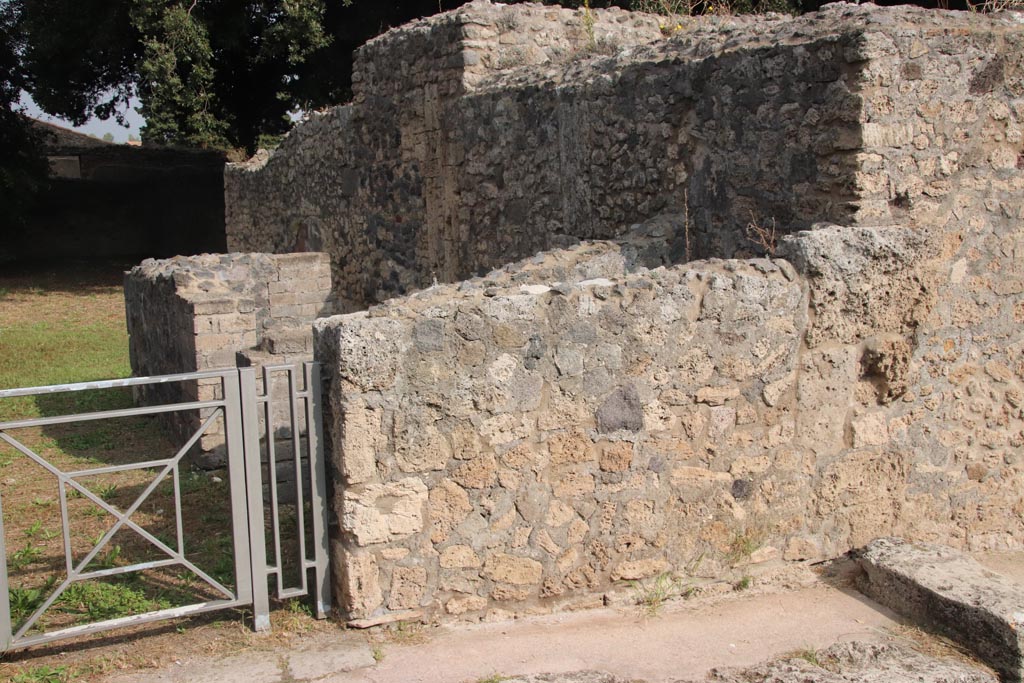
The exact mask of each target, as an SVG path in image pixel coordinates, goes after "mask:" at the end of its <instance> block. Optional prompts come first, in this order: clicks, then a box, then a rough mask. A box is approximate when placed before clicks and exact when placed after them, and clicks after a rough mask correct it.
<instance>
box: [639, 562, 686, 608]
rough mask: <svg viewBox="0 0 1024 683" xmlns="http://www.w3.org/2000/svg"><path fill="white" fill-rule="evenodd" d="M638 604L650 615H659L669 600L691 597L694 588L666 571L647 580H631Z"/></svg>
mask: <svg viewBox="0 0 1024 683" xmlns="http://www.w3.org/2000/svg"><path fill="white" fill-rule="evenodd" d="M629 586H630V587H631V588H632V589H633V591H634V592H635V600H636V604H637V605H638V606H639V607H640V609H641V611H642V612H643V613H644V614H646V615H647V616H649V617H654V616H657V615H658V614H659V613H660V612H661V609H662V608H663V607H664V606H665V603H667V602H668V601H669V600H672V599H674V598H681V597H689V596H690V595H691V594H692V591H693V589H692V588H691V587H690V586H688V585H687V584H686V582H685V581H683V580H682V579H679V578H677V577H674V576H672V575H671V574H670V573H668V572H665V573H664V574H659V575H658V576H656V577H654V578H653V579H648V580H647V581H630V582H629Z"/></svg>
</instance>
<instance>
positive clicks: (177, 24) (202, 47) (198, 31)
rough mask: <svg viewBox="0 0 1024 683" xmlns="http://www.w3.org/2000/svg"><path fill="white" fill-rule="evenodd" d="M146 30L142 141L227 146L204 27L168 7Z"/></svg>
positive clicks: (142, 69)
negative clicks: (217, 111) (219, 113)
mask: <svg viewBox="0 0 1024 683" xmlns="http://www.w3.org/2000/svg"><path fill="white" fill-rule="evenodd" d="M144 16H145V15H144ZM139 23H141V24H143V25H145V24H146V23H147V22H146V21H145V20H143V21H140V22H139ZM145 29H146V30H145V32H144V34H145V36H146V37H145V39H144V41H143V57H142V61H141V62H140V64H139V95H140V97H141V98H142V107H141V109H140V113H141V114H142V116H143V117H144V118H145V119H146V125H145V127H144V128H143V130H142V134H143V136H144V137H145V138H146V140H147V142H154V143H157V144H172V143H175V142H184V143H188V144H190V145H194V146H196V147H218V148H219V147H226V146H228V145H229V142H228V140H227V132H228V122H227V121H225V120H222V119H221V118H219V117H218V116H217V114H216V113H215V106H216V100H215V95H214V90H213V78H214V66H213V53H212V48H211V46H210V41H209V37H208V35H207V30H206V27H205V26H204V25H203V24H202V23H201V22H199V21H198V19H197V18H195V17H193V16H192V12H191V10H187V9H186V8H184V7H182V6H179V5H171V6H169V7H166V8H164V9H163V11H162V13H160V15H159V16H158V17H157V19H156V21H154V22H153V23H152V25H149V26H145Z"/></svg>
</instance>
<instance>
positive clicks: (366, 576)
mask: <svg viewBox="0 0 1024 683" xmlns="http://www.w3.org/2000/svg"><path fill="white" fill-rule="evenodd" d="M342 567H343V571H342V603H343V605H344V607H345V612H346V615H347V616H348V617H349V618H351V619H360V618H363V617H368V616H369V615H370V614H372V613H373V611H374V610H375V609H377V608H378V607H380V605H381V604H383V602H384V596H383V595H382V594H381V590H380V572H379V569H378V568H377V560H376V558H375V557H374V556H373V555H372V554H371V553H356V552H345V553H344V555H343V565H342Z"/></svg>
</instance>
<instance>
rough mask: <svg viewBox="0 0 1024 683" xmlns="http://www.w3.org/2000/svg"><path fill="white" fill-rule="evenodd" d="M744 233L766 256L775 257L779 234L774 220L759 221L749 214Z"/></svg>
mask: <svg viewBox="0 0 1024 683" xmlns="http://www.w3.org/2000/svg"><path fill="white" fill-rule="evenodd" d="M744 233H745V234H746V236H747V239H748V240H750V241H751V242H753V243H754V244H756V245H757V246H758V247H760V248H761V251H762V253H764V254H765V255H766V256H775V250H776V249H778V247H779V233H778V226H777V225H776V224H775V219H774V218H770V219H768V220H766V221H759V220H758V219H757V217H756V216H755V215H754V214H753V212H751V214H750V222H749V223H747V227H746V229H745V230H744Z"/></svg>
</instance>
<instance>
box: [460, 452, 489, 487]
mask: <svg viewBox="0 0 1024 683" xmlns="http://www.w3.org/2000/svg"><path fill="white" fill-rule="evenodd" d="M497 473H498V465H497V461H496V460H495V459H494V456H493V455H490V454H487V455H481V456H479V457H476V458H473V459H472V460H467V461H466V462H464V463H463V464H461V465H459V466H458V467H457V468H455V470H454V471H453V472H452V475H451V476H452V479H454V480H455V481H456V482H457V483H458V484H460V485H462V486H464V487H466V488H468V489H486V488H490V487H492V486H494V484H495V483H496V482H497Z"/></svg>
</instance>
